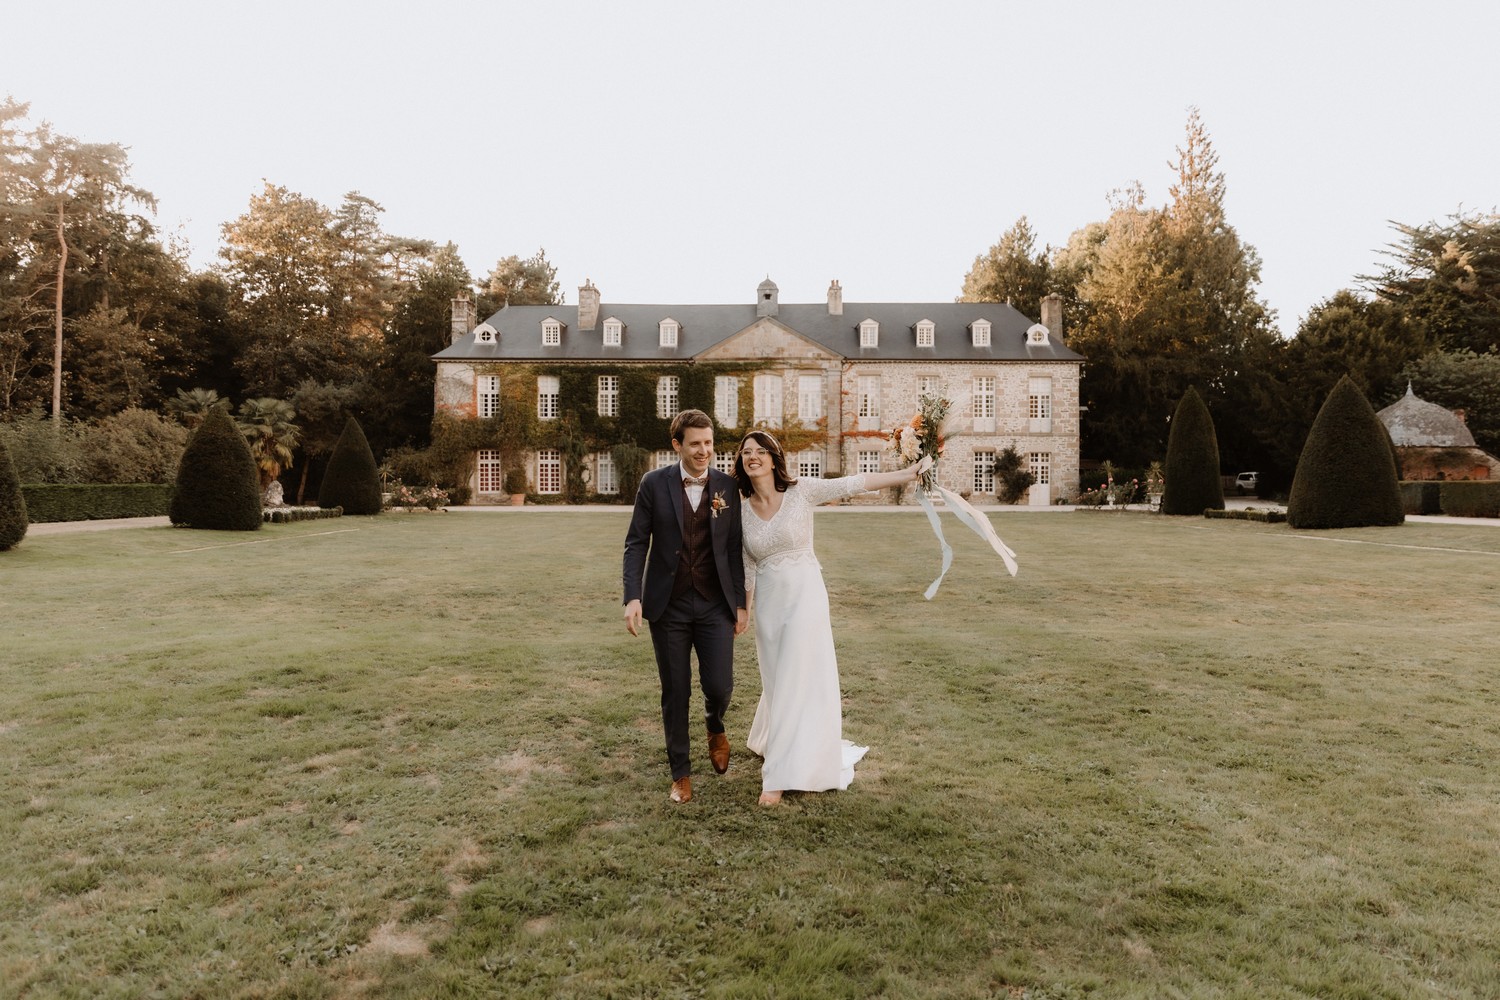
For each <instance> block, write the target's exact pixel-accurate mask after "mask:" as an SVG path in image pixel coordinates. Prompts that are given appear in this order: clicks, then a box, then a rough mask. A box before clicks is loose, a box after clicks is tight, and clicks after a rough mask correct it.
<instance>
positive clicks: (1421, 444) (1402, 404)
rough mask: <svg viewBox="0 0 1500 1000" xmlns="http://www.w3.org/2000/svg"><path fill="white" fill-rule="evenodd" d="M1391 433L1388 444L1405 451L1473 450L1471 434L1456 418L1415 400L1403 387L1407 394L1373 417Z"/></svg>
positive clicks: (1441, 409) (1448, 411)
mask: <svg viewBox="0 0 1500 1000" xmlns="http://www.w3.org/2000/svg"><path fill="white" fill-rule="evenodd" d="M1375 415H1376V416H1377V417H1379V418H1380V420H1381V422H1382V423H1383V424H1385V426H1386V430H1388V431H1390V432H1391V441H1393V442H1394V443H1395V444H1396V445H1398V446H1400V447H1406V448H1412V447H1416V448H1473V447H1475V445H1474V435H1473V433H1472V432H1470V430H1469V428H1468V427H1467V426H1466V425H1465V424H1464V422H1463V421H1462V420H1460V419H1458V415H1457V414H1455V413H1454V412H1453V411H1452V410H1445V409H1444V408H1443V407H1441V406H1439V405H1437V404H1436V403H1429V402H1427V401H1426V400H1425V399H1420V398H1418V396H1417V394H1416V393H1414V392H1412V389H1411V383H1410V382H1408V383H1407V384H1406V395H1405V396H1402V397H1401V398H1400V399H1398V400H1396V401H1395V402H1394V403H1392V404H1391V405H1390V406H1387V407H1386V408H1385V409H1383V410H1381V411H1380V412H1379V413H1377V414H1375Z"/></svg>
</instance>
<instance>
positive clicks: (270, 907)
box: [0, 511, 1500, 997]
mask: <svg viewBox="0 0 1500 1000" xmlns="http://www.w3.org/2000/svg"><path fill="white" fill-rule="evenodd" d="M627 517H628V514H627V513H626V512H624V511H619V512H567V513H560V512H545V513H543V512H536V513H532V512H524V511H522V512H507V513H505V514H497V515H493V516H485V515H475V514H465V515H441V514H434V515H410V516H408V515H388V516H382V517H379V518H374V519H370V520H363V519H362V520H361V521H360V522H359V523H360V530H358V531H357V532H353V533H344V534H339V535H334V536H325V537H319V538H318V539H317V541H316V543H313V542H312V538H313V536H315V535H321V534H323V533H325V532H326V530H327V526H326V524H323V525H319V524H317V523H315V522H309V523H305V524H297V525H274V526H269V527H268V528H267V529H265V531H266V533H267V537H268V538H270V537H274V538H275V539H277V540H283V541H287V542H291V543H293V544H291V545H273V546H251V547H237V548H230V549H204V550H203V551H200V552H197V553H194V554H193V557H192V558H191V559H186V560H184V559H181V558H175V557H173V550H174V549H178V548H180V547H181V545H182V542H183V539H184V537H185V536H184V534H183V533H182V532H181V531H173V530H171V529H138V530H131V531H120V532H106V533H100V534H94V535H89V536H67V535H58V536H47V537H45V538H39V539H29V540H27V541H26V542H25V543H24V544H23V545H22V546H20V547H18V548H17V549H15V550H14V551H12V552H10V553H7V554H6V555H7V557H8V558H6V559H5V560H3V561H0V574H4V577H5V579H6V581H7V583H8V586H7V596H6V618H7V620H8V623H9V624H10V633H11V637H12V638H11V641H10V642H9V643H8V644H7V645H8V648H7V650H6V652H5V654H4V660H3V662H4V664H5V666H4V676H3V680H4V683H3V684H0V748H3V752H4V753H5V754H6V757H7V760H8V762H9V764H10V766H9V767H7V769H6V771H5V773H4V777H3V779H0V780H3V783H4V784H3V786H0V787H3V789H4V795H3V799H0V801H3V806H0V836H3V837H4V838H5V840H6V842H7V845H8V848H9V849H8V850H7V851H6V852H5V853H4V854H0V982H3V983H5V984H6V985H5V990H6V991H12V992H14V993H16V994H17V995H25V996H30V995H35V996H54V995H56V996H120V997H124V996H140V995H160V996H286V997H292V996H297V997H302V996H310V997H319V996H326V997H341V996H381V997H385V996H394V997H431V996H488V995H499V996H519V997H553V996H577V997H585V996H589V997H592V996H653V997H655V996H690V997H691V996H701V997H741V996H743V997H752V996H754V997H765V996H772V995H774V996H816V997H822V996H829V997H869V996H890V997H903V996H905V997H934V996H935V997H979V996H1002V997H1006V996H1031V997H1071V996H1084V995H1099V996H1111V997H1115V996H1124V997H1159V996H1169V995H1173V994H1174V993H1176V994H1180V995H1187V996H1208V997H1215V996H1222V997H1231V996H1234V997H1241V996H1242V997H1251V996H1254V997H1302V996H1351V997H1352V996H1377V997H1384V996H1392V997H1396V996H1400V997H1407V996H1456V997H1486V996H1493V995H1497V994H1500V975H1497V973H1496V971H1495V968H1494V964H1493V961H1492V956H1493V954H1494V951H1495V948H1494V946H1495V943H1496V942H1495V938H1494V930H1493V928H1495V927H1496V926H1500V891H1497V890H1496V888H1495V887H1496V886H1497V885H1500V878H1497V876H1500V861H1497V859H1496V852H1495V851H1494V850H1493V845H1494V843H1495V842H1496V836H1497V834H1500V779H1497V778H1496V777H1495V776H1494V774H1493V768H1492V767H1491V766H1490V764H1491V762H1492V761H1493V760H1494V759H1495V756H1496V752H1497V751H1500V713H1497V712H1496V708H1497V701H1500V682H1497V676H1496V674H1497V670H1496V667H1495V666H1494V665H1493V660H1494V656H1493V651H1492V647H1493V636H1494V635H1495V633H1496V626H1497V625H1500V613H1497V611H1496V607H1497V601H1496V598H1497V597H1500V593H1497V586H1500V584H1497V581H1496V580H1495V578H1494V575H1493V573H1492V571H1491V570H1490V569H1489V563H1488V561H1487V560H1472V559H1468V558H1467V557H1466V556H1465V555H1463V554H1460V553H1450V552H1444V551H1441V550H1443V549H1447V548H1453V547H1463V548H1466V549H1472V550H1473V551H1478V552H1484V553H1491V554H1493V553H1494V552H1496V551H1500V532H1493V531H1491V532H1490V533H1486V529H1483V528H1468V527H1465V526H1448V525H1416V524H1413V525H1406V526H1403V527H1401V528H1395V529H1361V530H1360V531H1357V532H1351V533H1348V534H1347V535H1345V534H1344V533H1326V534H1324V533H1320V534H1319V535H1315V536H1296V535H1293V534H1292V533H1291V532H1290V531H1289V529H1286V528H1284V527H1283V526H1276V525H1256V524H1250V523H1245V522H1204V521H1200V520H1197V519H1183V520H1179V519H1167V518H1159V517H1149V516H1144V515H1133V514H1132V515H1124V516H1116V517H1109V516H1108V515H1103V516H1101V515H1098V514H1092V513H1091V514H1079V515H1058V514H1036V515H1028V514H1007V515H1006V516H1005V517H1004V518H1003V519H1001V518H997V521H998V522H999V523H998V527H999V528H1001V529H1002V531H1001V534H1002V535H1003V536H1004V537H1005V539H1006V541H1007V543H1008V544H1010V545H1011V546H1012V547H1013V548H1015V549H1016V551H1017V552H1018V553H1019V555H1020V557H1021V566H1022V570H1021V574H1020V576H1018V577H1017V578H1015V579H1011V578H1009V577H1008V576H1007V575H1006V574H1005V572H1004V569H1003V566H1002V564H1001V563H1000V560H999V559H997V558H996V557H995V556H994V555H993V554H992V553H990V552H989V551H988V549H987V548H986V547H985V546H984V545H983V543H981V542H980V541H979V540H978V539H977V538H974V537H973V536H972V535H970V534H968V533H967V532H962V531H959V530H957V529H956V528H955V530H953V531H951V532H950V540H951V541H953V542H954V544H955V547H956V549H957V550H958V551H957V557H956V559H955V562H954V567H953V570H952V571H951V572H950V574H949V576H948V578H947V580H946V581H945V582H944V585H943V589H942V590H941V591H940V593H939V594H938V596H937V598H936V599H935V600H933V601H931V602H927V601H923V600H922V598H921V590H922V589H923V588H924V587H925V586H926V585H927V583H928V582H930V579H931V574H932V573H933V572H934V571H935V568H936V566H937V562H938V553H937V546H936V543H935V541H934V540H933V538H932V535H931V532H930V531H929V530H928V528H927V526H926V524H925V521H923V520H922V519H920V518H916V517H911V516H909V515H908V514H907V513H906V512H901V513H890V514H885V513H880V514H864V513H861V514H860V515H858V516H844V515H842V514H840V513H838V512H830V513H829V514H827V515H825V516H820V517H819V520H818V533H819V552H820V556H821V559H822V561H823V563H824V566H825V574H826V576H827V579H828V583H829V589H830V592H831V594H832V597H833V601H834V605H835V630H836V639H837V642H838V648H839V655H840V663H841V672H842V678H843V689H844V694H845V727H846V732H847V734H848V735H849V736H850V737H851V738H855V739H857V740H859V741H860V742H866V743H869V744H871V745H872V746H873V749H872V751H871V754H870V756H869V757H868V758H867V760H866V763H865V765H864V766H862V768H861V770H860V776H859V778H858V779H857V781H856V783H855V785H854V787H853V788H852V789H851V790H850V791H848V792H846V793H840V794H829V795H820V796H800V797H793V798H791V799H790V800H789V805H788V807H787V808H785V809H782V810H778V811H766V810H760V809H757V808H756V807H755V805H754V799H755V796H756V793H757V792H758V790H759V781H758V773H757V762H756V760H755V758H754V757H753V756H752V755H750V754H749V753H748V751H746V750H745V749H744V748H743V741H744V737H745V733H746V731H747V729H748V727H749V721H750V716H751V713H752V711H753V707H754V704H755V700H756V698H757V697H758V694H759V685H758V682H757V678H756V676H755V667H754V649H753V644H752V643H750V642H748V641H742V642H741V643H740V644H739V645H738V647H737V650H736V656H737V676H738V685H737V692H736V697H735V707H734V709H733V710H732V712H731V715H730V719H729V722H730V730H731V734H732V738H733V745H734V748H735V749H734V758H733V761H732V764H731V768H730V772H729V774H728V775H726V776H725V777H723V778H718V777H716V776H714V775H712V774H711V773H709V772H708V769H707V768H706V767H701V773H700V775H699V778H698V781H697V783H696V788H697V791H698V794H697V796H696V797H695V800H694V802H693V803H691V804H690V805H689V806H687V807H683V808H673V807H671V806H670V805H669V804H668V803H667V802H666V796H665V792H666V784H667V775H666V771H665V764H664V754H663V751H662V749H661V736H660V719H659V713H658V710H657V698H658V694H659V692H658V686H657V681H656V673H655V668H654V664H653V662H652V658H651V652H650V646H649V640H647V639H645V638H640V639H632V638H631V637H630V636H628V635H627V634H626V633H625V631H624V628H623V625H622V623H621V619H620V607H619V593H618V591H619V572H620V566H619V559H620V548H621V544H622V540H623V534H624V529H625V524H626V518H627ZM195 535H196V533H195ZM206 537H208V538H213V537H216V536H211V535H210V536H206ZM218 537H223V536H218ZM1288 537H1338V538H1344V537H1350V538H1354V539H1358V540H1370V541H1373V542H1377V543H1380V544H1379V545H1378V546H1377V545H1361V546H1333V547H1329V546H1291V547H1288V546H1285V545H1283V544H1280V542H1281V541H1282V540H1284V539H1285V538H1288ZM304 540H306V541H307V542H308V544H306V545H297V544H295V543H297V542H300V541H304ZM1391 545H1399V546H1403V548H1401V549H1395V548H1391V547H1389V546H1391ZM1406 546H1410V547H1409V548H1408V547H1406ZM12 556H13V557H17V558H9V557H12ZM696 750H697V752H698V753H699V756H700V758H701V757H702V749H701V747H700V748H696ZM699 763H700V766H701V765H702V761H701V759H700V761H699Z"/></svg>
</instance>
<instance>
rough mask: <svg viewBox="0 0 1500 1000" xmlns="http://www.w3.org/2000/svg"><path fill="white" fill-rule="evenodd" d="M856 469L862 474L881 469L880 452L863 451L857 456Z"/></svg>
mask: <svg viewBox="0 0 1500 1000" xmlns="http://www.w3.org/2000/svg"><path fill="white" fill-rule="evenodd" d="M854 470H855V471H856V472H859V473H861V474H863V473H866V472H869V473H875V472H879V471H880V452H878V451H862V452H860V453H859V455H857V456H856V457H855V461H854Z"/></svg>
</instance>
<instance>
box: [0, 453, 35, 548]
mask: <svg viewBox="0 0 1500 1000" xmlns="http://www.w3.org/2000/svg"><path fill="white" fill-rule="evenodd" d="M29 524H30V522H29V521H27V520H26V497H25V496H24V495H23V494H22V493H21V480H20V477H18V476H17V475H16V466H15V463H14V462H12V461H11V460H10V449H9V448H7V447H5V442H4V441H3V440H0V552H4V551H5V550H6V549H8V548H10V547H11V546H12V545H15V544H16V543H17V542H19V541H20V540H21V539H23V538H25V537H26V528H27V526H28V525H29Z"/></svg>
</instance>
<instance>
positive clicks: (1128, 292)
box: [1053, 110, 1275, 465]
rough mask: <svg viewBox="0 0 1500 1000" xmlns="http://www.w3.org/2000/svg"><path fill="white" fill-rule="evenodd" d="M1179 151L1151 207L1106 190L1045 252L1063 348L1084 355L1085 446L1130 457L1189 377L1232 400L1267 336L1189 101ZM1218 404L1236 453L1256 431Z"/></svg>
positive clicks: (1136, 194)
mask: <svg viewBox="0 0 1500 1000" xmlns="http://www.w3.org/2000/svg"><path fill="white" fill-rule="evenodd" d="M1177 152H1178V159H1177V164H1176V169H1177V182H1176V183H1175V184H1174V185H1173V186H1172V189H1171V200H1170V201H1169V202H1168V203H1167V204H1166V205H1165V206H1164V207H1162V208H1159V209H1158V208H1151V207H1148V206H1147V205H1146V200H1145V193H1144V191H1143V190H1142V189H1141V188H1140V186H1139V185H1133V186H1131V187H1128V188H1126V189H1125V190H1123V191H1119V192H1115V193H1114V194H1113V195H1112V196H1111V205H1112V211H1111V213H1110V216H1109V218H1108V219H1107V220H1106V221H1105V222H1104V223H1101V224H1094V225H1090V226H1088V227H1085V228H1084V229H1083V230H1080V231H1078V232H1076V233H1074V234H1073V237H1072V238H1070V239H1069V241H1068V244H1067V245H1066V246H1065V247H1064V248H1063V249H1062V250H1060V251H1058V252H1057V253H1056V255H1055V257H1054V261H1053V272H1054V276H1055V280H1056V281H1057V283H1058V285H1059V287H1060V290H1062V291H1063V294H1064V300H1065V303H1066V304H1067V306H1068V307H1069V312H1070V321H1069V322H1070V329H1071V330H1072V331H1073V332H1072V333H1071V334H1070V335H1069V337H1068V343H1069V346H1071V347H1073V348H1075V349H1076V350H1078V351H1079V352H1080V353H1082V354H1083V355H1084V356H1085V357H1086V358H1088V365H1087V367H1086V369H1085V372H1084V379H1083V384H1082V387H1081V393H1082V396H1083V399H1082V402H1083V403H1084V405H1086V406H1087V407H1088V409H1087V411H1086V412H1085V414H1084V417H1083V421H1082V437H1083V448H1084V451H1085V453H1088V454H1095V455H1108V456H1110V457H1112V458H1114V459H1117V460H1119V461H1122V462H1124V463H1126V464H1129V465H1143V464H1145V463H1146V462H1148V461H1150V459H1151V458H1152V457H1154V456H1155V455H1160V454H1161V453H1162V449H1163V447H1164V444H1165V438H1166V436H1167V433H1168V421H1167V418H1168V417H1169V416H1170V414H1171V412H1172V410H1173V408H1174V406H1175V405H1176V401H1177V400H1178V399H1180V398H1181V397H1182V395H1183V394H1184V393H1185V392H1186V390H1187V388H1188V387H1189V386H1198V387H1201V389H1202V391H1203V392H1204V394H1205V395H1206V398H1207V401H1208V402H1210V403H1225V402H1227V401H1229V400H1231V399H1233V398H1234V393H1235V392H1236V391H1238V390H1237V388H1236V384H1237V382H1238V381H1239V380H1240V379H1241V378H1242V376H1243V374H1244V372H1245V364H1246V360H1247V358H1249V357H1251V356H1253V355H1254V354H1255V353H1256V351H1257V350H1259V349H1260V347H1261V345H1264V344H1267V343H1269V342H1271V341H1273V340H1274V339H1275V333H1274V331H1273V330H1272V328H1271V325H1270V323H1271V318H1272V317H1271V314H1270V311H1269V310H1268V309H1267V307H1266V306H1265V304H1264V303H1263V302H1262V301H1261V300H1260V299H1259V298H1258V297H1257V295H1256V285H1257V284H1258V283H1259V280H1260V258H1259V256H1258V255H1257V254H1256V252H1255V249H1254V248H1253V247H1250V246H1248V245H1246V244H1245V243H1243V242H1242V241H1241V240H1240V238H1239V234H1238V233H1237V232H1236V231H1235V229H1234V227H1233V226H1231V225H1230V224H1229V223H1228V221H1227V218H1226V216H1225V212H1224V196H1225V182H1224V176H1223V174H1222V172H1221V171H1219V169H1218V156H1217V154H1216V153H1215V152H1214V150H1213V145H1212V143H1211V141H1210V140H1209V137H1208V134H1207V131H1206V130H1205V129H1204V127H1203V125H1202V122H1201V121H1200V120H1199V117H1198V113H1197V111H1196V110H1194V111H1193V112H1192V114H1191V115H1190V117H1189V119H1188V127H1187V139H1186V143H1185V145H1184V146H1183V147H1181V148H1179V149H1178V151H1177ZM1068 283H1072V286H1071V289H1069V287H1068ZM1225 412H1226V414H1227V415H1228V416H1229V417H1230V418H1231V421H1232V423H1233V424H1234V426H1231V427H1230V428H1228V430H1227V436H1228V438H1229V439H1230V440H1232V441H1233V442H1234V443H1235V448H1236V451H1238V450H1240V449H1241V447H1242V445H1241V442H1248V441H1252V440H1253V432H1252V429H1251V428H1250V427H1248V426H1240V425H1241V424H1242V423H1243V424H1249V423H1251V422H1253V419H1254V417H1253V415H1252V414H1245V415H1241V414H1240V413H1239V412H1238V410H1237V409H1235V408H1233V407H1228V406H1226V407H1225Z"/></svg>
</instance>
